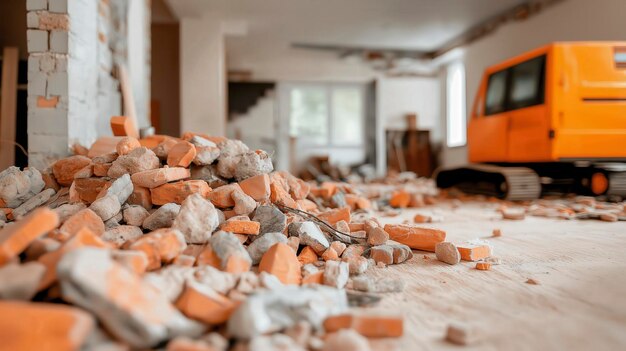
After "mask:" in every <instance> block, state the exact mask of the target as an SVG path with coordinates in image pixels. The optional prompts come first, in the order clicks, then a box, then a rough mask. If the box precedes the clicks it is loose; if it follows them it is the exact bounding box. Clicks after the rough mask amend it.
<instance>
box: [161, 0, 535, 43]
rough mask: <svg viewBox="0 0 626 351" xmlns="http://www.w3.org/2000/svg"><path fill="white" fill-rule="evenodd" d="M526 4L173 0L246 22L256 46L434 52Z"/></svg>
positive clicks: (190, 12)
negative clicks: (303, 45)
mask: <svg viewBox="0 0 626 351" xmlns="http://www.w3.org/2000/svg"><path fill="white" fill-rule="evenodd" d="M523 2H524V0H382V1H381V0H262V1H259V0H228V1H226V0H169V4H170V6H171V7H172V10H173V11H174V12H175V13H176V14H177V15H178V16H179V17H185V16H198V15H199V14H205V13H208V14H214V15H216V16H219V17H224V18H229V19H234V20H245V21H247V23H248V30H249V35H248V38H249V39H250V42H251V43H254V42H257V43H258V40H259V39H260V40H262V41H266V40H274V41H282V42H284V43H289V42H307V43H312V44H330V45H346V46H365V47H377V48H389V49H415V50H426V51H429V50H434V49H436V48H438V47H440V46H441V45H443V44H444V43H446V42H447V41H449V40H451V39H453V38H454V37H456V36H458V35H460V34H461V33H463V32H464V31H466V30H467V29H469V28H470V27H471V26H472V25H475V24H477V23H479V22H481V21H483V20H486V19H488V18H490V17H491V16H494V15H496V14H498V13H500V12H502V11H504V10H506V9H508V8H510V7H513V6H515V5H518V4H521V3H523Z"/></svg>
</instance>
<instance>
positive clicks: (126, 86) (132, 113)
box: [118, 65, 139, 139]
mask: <svg viewBox="0 0 626 351" xmlns="http://www.w3.org/2000/svg"><path fill="white" fill-rule="evenodd" d="M118 72H119V79H120V86H121V88H122V100H123V103H124V115H125V116H128V118H130V125H131V133H129V136H132V137H134V138H137V139H139V129H138V127H137V126H138V124H137V109H136V108H135V98H134V97H133V90H132V84H131V82H130V77H129V76H128V72H127V71H126V67H124V66H123V65H119V66H118Z"/></svg>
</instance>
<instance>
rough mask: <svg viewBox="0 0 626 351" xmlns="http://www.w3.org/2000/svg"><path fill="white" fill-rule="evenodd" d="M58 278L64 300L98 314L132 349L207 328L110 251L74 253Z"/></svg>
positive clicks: (59, 268) (62, 263) (65, 260)
mask: <svg viewBox="0 0 626 351" xmlns="http://www.w3.org/2000/svg"><path fill="white" fill-rule="evenodd" d="M116 201H117V199H116ZM57 275H58V278H59V282H60V284H61V294H62V296H63V299H64V300H65V301H68V302H70V303H72V304H74V305H77V306H80V307H82V308H84V309H86V310H88V311H90V312H92V313H93V314H95V315H96V316H97V317H98V320H99V321H100V322H101V323H102V324H103V325H104V326H105V327H106V329H107V330H109V331H110V332H111V333H112V334H113V335H114V336H115V337H116V338H118V339H120V340H122V341H124V342H125V343H128V344H130V345H131V347H132V348H137V349H145V348H150V347H154V346H156V345H157V344H159V343H160V342H163V341H165V340H167V339H171V338H173V337H175V336H180V335H186V336H191V337H198V336H200V335H201V334H202V333H203V332H204V331H205V329H206V328H205V327H204V326H202V325H200V324H199V323H197V322H194V321H192V320H190V319H187V318H186V317H185V316H183V315H182V313H180V312H179V311H178V309H176V308H175V307H174V306H173V305H172V304H171V303H170V302H169V301H168V300H167V298H166V297H165V295H164V294H162V293H161V292H159V291H158V290H157V289H154V288H153V287H152V286H150V285H148V284H147V283H145V282H143V281H142V280H141V278H140V277H138V276H137V275H135V274H134V273H132V272H130V271H129V270H127V269H125V268H123V266H122V265H120V264H119V263H117V262H115V260H113V259H112V257H111V255H110V253H109V251H108V250H102V249H96V248H90V247H87V248H79V249H76V250H72V251H70V252H68V253H67V254H65V255H64V256H63V258H62V259H61V261H60V262H59V264H58V265H57ZM113 278H114V279H113ZM129 301H131V302H132V303H129Z"/></svg>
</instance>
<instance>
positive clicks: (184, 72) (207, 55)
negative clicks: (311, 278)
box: [180, 17, 226, 135]
mask: <svg viewBox="0 0 626 351" xmlns="http://www.w3.org/2000/svg"><path fill="white" fill-rule="evenodd" d="M224 54H225V53H224V39H223V33H222V30H221V26H220V22H219V21H217V20H214V19H211V18H209V17H200V18H191V17H185V18H182V19H181V22H180V55H181V56H180V70H181V72H180V94H181V102H180V104H181V106H180V107H181V117H180V131H181V133H184V132H186V131H193V132H198V133H208V134H211V135H225V133H226V106H225V104H226V93H225V91H226V80H225V64H224Z"/></svg>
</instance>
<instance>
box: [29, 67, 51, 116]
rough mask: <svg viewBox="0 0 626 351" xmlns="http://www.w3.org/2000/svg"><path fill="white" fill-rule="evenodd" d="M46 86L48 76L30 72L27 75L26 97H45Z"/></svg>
mask: <svg viewBox="0 0 626 351" xmlns="http://www.w3.org/2000/svg"><path fill="white" fill-rule="evenodd" d="M47 84H48V76H47V75H46V74H45V73H43V72H30V73H29V74H28V95H41V96H45V95H46V86H47ZM29 108H30V106H29Z"/></svg>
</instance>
